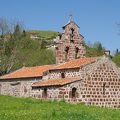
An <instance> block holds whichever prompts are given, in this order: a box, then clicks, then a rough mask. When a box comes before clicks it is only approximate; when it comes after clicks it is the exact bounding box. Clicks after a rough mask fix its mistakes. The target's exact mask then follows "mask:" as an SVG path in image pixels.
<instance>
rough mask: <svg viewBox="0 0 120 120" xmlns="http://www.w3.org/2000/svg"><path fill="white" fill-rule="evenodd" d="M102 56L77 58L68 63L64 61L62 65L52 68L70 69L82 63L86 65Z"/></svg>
mask: <svg viewBox="0 0 120 120" xmlns="http://www.w3.org/2000/svg"><path fill="white" fill-rule="evenodd" d="M98 58H100V57H89V58H80V59H75V60H72V61H69V62H66V63H63V64H61V65H58V66H55V67H53V68H52V69H51V70H58V69H69V68H78V67H80V66H82V65H86V64H88V63H90V62H92V61H95V60H97V59H98Z"/></svg>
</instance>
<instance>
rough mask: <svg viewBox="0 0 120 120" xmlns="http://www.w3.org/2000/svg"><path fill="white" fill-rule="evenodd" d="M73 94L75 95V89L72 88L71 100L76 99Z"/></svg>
mask: <svg viewBox="0 0 120 120" xmlns="http://www.w3.org/2000/svg"><path fill="white" fill-rule="evenodd" d="M75 93H76V88H72V98H74V97H76V96H75Z"/></svg>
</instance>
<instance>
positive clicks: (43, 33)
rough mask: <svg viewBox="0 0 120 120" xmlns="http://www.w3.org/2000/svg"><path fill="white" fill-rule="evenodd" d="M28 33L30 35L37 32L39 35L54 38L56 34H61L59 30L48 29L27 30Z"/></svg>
mask: <svg viewBox="0 0 120 120" xmlns="http://www.w3.org/2000/svg"><path fill="white" fill-rule="evenodd" d="M26 33H27V34H28V35H30V34H36V35H37V37H40V38H45V39H53V38H55V37H56V36H58V34H60V33H59V32H56V31H51V30H48V31H45V30H28V31H26Z"/></svg>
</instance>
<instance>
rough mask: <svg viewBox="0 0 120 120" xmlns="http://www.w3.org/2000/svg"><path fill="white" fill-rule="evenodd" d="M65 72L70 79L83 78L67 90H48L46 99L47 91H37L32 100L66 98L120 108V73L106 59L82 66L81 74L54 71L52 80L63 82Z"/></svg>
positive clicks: (77, 71)
mask: <svg viewBox="0 0 120 120" xmlns="http://www.w3.org/2000/svg"><path fill="white" fill-rule="evenodd" d="M62 72H64V73H65V77H67V78H71V77H77V78H78V77H80V79H79V81H76V82H73V83H70V84H67V85H64V86H51V87H46V88H47V97H46V98H44V97H43V96H44V95H42V94H44V87H43V88H33V91H32V96H33V97H35V98H39V99H51V100H61V99H63V98H64V99H65V100H66V101H68V102H82V103H85V104H87V105H96V106H103V107H118V108H119V107H120V70H119V68H118V67H117V66H116V65H115V64H114V63H113V62H112V61H111V60H110V59H109V58H107V57H106V56H103V57H101V58H100V59H98V60H97V61H95V62H92V63H89V64H87V65H85V66H82V67H81V68H80V69H79V70H78V69H75V70H74V69H70V70H69V69H68V70H60V71H51V73H49V74H50V75H49V78H50V79H55V80H57V79H60V77H61V73H62ZM81 76H82V79H81ZM73 88H76V92H75V97H72V89H73ZM38 96H39V97H38Z"/></svg>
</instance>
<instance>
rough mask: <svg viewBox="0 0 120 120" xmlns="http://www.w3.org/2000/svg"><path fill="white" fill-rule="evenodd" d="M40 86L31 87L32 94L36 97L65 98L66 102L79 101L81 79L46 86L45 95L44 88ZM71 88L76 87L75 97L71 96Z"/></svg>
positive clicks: (48, 98) (58, 99)
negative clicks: (45, 93) (69, 82)
mask: <svg viewBox="0 0 120 120" xmlns="http://www.w3.org/2000/svg"><path fill="white" fill-rule="evenodd" d="M45 88H46V87H42V88H39V87H37V88H33V90H32V96H33V97H34V98H37V99H47V100H52V101H53V100H57V101H60V100H61V99H65V100H66V101H67V102H79V99H80V97H81V96H80V94H79V93H80V91H81V81H78V82H74V83H71V84H67V85H64V86H51V87H47V97H44V89H45ZM72 88H76V89H77V90H76V93H75V97H74V98H73V97H72Z"/></svg>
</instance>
